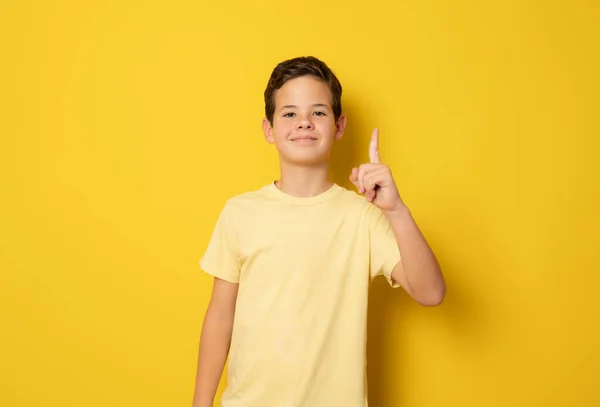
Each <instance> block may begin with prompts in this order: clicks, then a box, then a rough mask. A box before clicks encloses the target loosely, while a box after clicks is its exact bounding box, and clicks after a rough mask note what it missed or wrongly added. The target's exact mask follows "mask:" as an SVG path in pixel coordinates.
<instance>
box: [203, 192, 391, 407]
mask: <svg viewBox="0 0 600 407" xmlns="http://www.w3.org/2000/svg"><path fill="white" fill-rule="evenodd" d="M399 260H400V253H399V250H398V246H397V244H396V240H395V237H394V234H393V232H392V229H391V227H390V225H389V223H388V221H387V218H386V217H385V216H384V214H383V213H382V212H381V211H380V210H379V209H378V208H377V207H375V206H374V205H372V204H371V203H369V202H368V201H367V200H366V199H365V198H364V197H363V196H360V195H358V194H357V193H355V192H353V191H349V190H347V189H345V188H343V187H341V186H339V185H337V184H334V185H333V186H332V187H331V188H330V189H329V190H327V191H326V192H324V193H322V194H320V195H317V196H314V197H310V198H297V197H293V196H290V195H287V194H285V193H284V192H282V191H281V190H279V189H278V188H277V187H276V186H275V185H274V183H272V184H268V185H266V186H264V187H262V188H260V189H259V190H257V191H252V192H248V193H244V194H241V195H238V196H236V197H234V198H231V199H229V200H228V201H227V202H226V204H225V206H224V208H223V210H222V212H221V215H220V217H219V219H218V221H217V224H216V227H215V230H214V232H213V235H212V237H211V240H210V242H209V244H208V247H207V250H206V253H205V254H204V256H203V258H202V260H201V261H200V266H201V267H202V269H203V270H204V271H206V272H207V273H209V274H210V275H213V276H216V277H218V278H221V279H223V280H227V281H231V282H234V283H239V289H238V298H237V305H236V311H235V320H234V327H233V334H232V342H231V348H230V353H229V362H228V384H227V387H226V389H225V392H224V394H223V397H222V399H221V406H222V407H306V406H310V407H365V406H366V405H367V394H366V393H367V392H366V322H367V297H368V291H369V283H370V282H371V280H372V279H373V278H374V277H375V276H377V275H383V276H385V277H386V278H387V280H388V282H389V283H390V284H391V285H392V286H393V287H398V284H397V283H396V282H394V281H393V280H392V279H391V272H392V269H393V268H394V266H395V265H396V264H397V262H398V261H399Z"/></svg>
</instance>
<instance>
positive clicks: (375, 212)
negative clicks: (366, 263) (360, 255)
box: [369, 205, 400, 288]
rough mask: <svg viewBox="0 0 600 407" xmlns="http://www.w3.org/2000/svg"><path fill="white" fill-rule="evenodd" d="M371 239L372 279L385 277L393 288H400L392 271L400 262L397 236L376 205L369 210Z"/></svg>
mask: <svg viewBox="0 0 600 407" xmlns="http://www.w3.org/2000/svg"><path fill="white" fill-rule="evenodd" d="M369 237H370V239H369V244H370V268H371V270H370V273H371V278H375V277H376V276H379V275H383V276H385V278H386V280H387V281H388V283H389V284H390V285H391V286H392V287H394V288H396V287H400V284H399V283H398V282H396V281H394V280H393V279H392V270H393V269H394V267H395V266H396V264H398V262H399V261H400V250H399V249H398V243H397V242H396V236H395V235H394V231H393V230H392V227H391V225H390V222H389V221H388V219H387V217H386V216H385V214H384V213H383V212H381V210H380V209H379V208H377V207H376V206H375V205H370V208H369Z"/></svg>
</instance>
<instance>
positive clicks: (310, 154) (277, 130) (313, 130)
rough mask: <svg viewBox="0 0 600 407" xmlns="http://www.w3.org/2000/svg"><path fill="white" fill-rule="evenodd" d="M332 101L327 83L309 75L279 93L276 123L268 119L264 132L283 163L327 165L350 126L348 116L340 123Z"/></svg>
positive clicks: (342, 118) (286, 86) (295, 80)
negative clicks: (336, 118)
mask: <svg viewBox="0 0 600 407" xmlns="http://www.w3.org/2000/svg"><path fill="white" fill-rule="evenodd" d="M331 101H332V96H331V91H330V90H329V87H328V86H327V84H326V83H324V82H322V81H320V80H317V79H314V78H312V77H309V76H303V77H299V78H294V79H291V80H289V81H287V82H286V83H285V84H284V85H283V86H282V87H281V88H280V89H279V90H278V91H277V92H276V94H275V112H274V115H273V123H272V125H271V123H269V121H268V120H267V119H264V120H263V130H264V133H265V139H266V140H267V141H268V142H269V143H271V144H275V146H276V148H277V151H278V152H279V157H280V159H281V160H282V161H284V162H286V163H289V164H298V165H318V164H322V163H325V162H327V160H328V159H329V155H330V152H331V148H332V147H333V143H334V141H335V140H339V139H340V138H341V137H342V135H343V133H344V127H345V124H346V118H345V117H344V116H341V117H340V118H339V119H338V121H337V123H336V121H335V118H334V114H333V110H332V108H331Z"/></svg>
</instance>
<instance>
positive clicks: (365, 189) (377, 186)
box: [350, 129, 404, 212]
mask: <svg viewBox="0 0 600 407" xmlns="http://www.w3.org/2000/svg"><path fill="white" fill-rule="evenodd" d="M369 159H370V161H371V162H370V163H369V164H362V165H361V166H360V167H358V168H352V173H351V174H350V181H352V183H353V184H354V185H355V186H356V188H357V189H358V193H359V194H364V195H365V197H366V198H367V200H368V201H369V202H371V203H372V204H373V205H375V206H377V207H378V208H379V209H381V210H382V211H386V212H389V211H394V210H396V209H400V208H401V207H402V206H403V205H404V204H403V202H402V199H401V198H400V193H399V192H398V188H397V187H396V182H395V181H394V178H393V177H392V172H391V170H390V167H388V166H387V165H385V164H382V163H381V160H380V158H379V129H375V130H373V136H372V138H371V144H370V145H369Z"/></svg>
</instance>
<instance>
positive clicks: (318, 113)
mask: <svg viewBox="0 0 600 407" xmlns="http://www.w3.org/2000/svg"><path fill="white" fill-rule="evenodd" d="M314 114H315V115H317V116H325V112H315V113H314Z"/></svg>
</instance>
